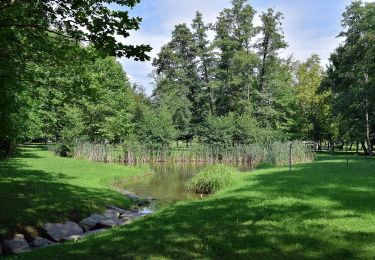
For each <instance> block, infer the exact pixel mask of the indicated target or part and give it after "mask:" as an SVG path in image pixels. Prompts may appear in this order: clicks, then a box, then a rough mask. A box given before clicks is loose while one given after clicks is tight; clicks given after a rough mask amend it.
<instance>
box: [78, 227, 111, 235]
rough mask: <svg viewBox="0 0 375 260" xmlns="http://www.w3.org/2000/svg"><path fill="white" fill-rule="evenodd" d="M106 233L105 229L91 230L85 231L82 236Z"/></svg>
mask: <svg viewBox="0 0 375 260" xmlns="http://www.w3.org/2000/svg"><path fill="white" fill-rule="evenodd" d="M105 231H107V229H104V228H101V229H95V230H91V231H87V232H86V233H85V234H83V235H84V236H90V235H95V234H98V233H103V232H105Z"/></svg>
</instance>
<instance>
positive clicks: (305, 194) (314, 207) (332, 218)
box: [17, 155, 375, 259]
mask: <svg viewBox="0 0 375 260" xmlns="http://www.w3.org/2000/svg"><path fill="white" fill-rule="evenodd" d="M93 257H94V258H95V259H150V258H151V259H332V258H333V259H342V258H350V259H352V258H361V259H373V258H375V160H374V159H371V158H364V157H357V156H351V158H350V162H349V166H346V157H345V156H342V155H341V156H340V155H337V156H329V155H319V156H318V160H317V161H316V162H314V163H312V164H305V165H298V166H295V167H294V168H293V171H292V172H289V171H288V169H287V168H273V169H262V170H257V171H254V172H252V173H248V174H244V175H243V176H242V180H241V182H240V183H238V184H237V185H235V186H233V187H231V188H229V189H226V190H223V191H221V192H218V193H216V194H215V195H213V196H211V197H208V198H205V199H202V200H197V201H193V202H182V203H178V204H176V205H174V206H172V207H169V208H166V209H164V210H161V211H159V212H157V213H155V214H152V215H149V216H146V217H145V218H144V219H140V220H137V221H135V222H134V223H132V224H131V225H128V226H124V227H121V228H117V229H114V230H111V231H109V232H107V233H102V234H99V235H96V236H94V237H89V238H87V239H85V240H81V241H78V242H75V243H66V244H63V245H58V246H53V247H49V248H44V249H41V250H39V251H34V252H29V253H25V254H21V255H18V256H17V258H20V259H89V258H93Z"/></svg>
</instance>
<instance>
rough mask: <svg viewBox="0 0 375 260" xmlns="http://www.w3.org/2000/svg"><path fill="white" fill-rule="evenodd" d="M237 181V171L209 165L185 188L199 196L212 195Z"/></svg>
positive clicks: (220, 165) (226, 167)
mask: <svg viewBox="0 0 375 260" xmlns="http://www.w3.org/2000/svg"><path fill="white" fill-rule="evenodd" d="M237 180H238V171H237V170H236V169H235V168H233V167H229V166H226V165H223V164H216V165H211V166H208V167H206V168H205V169H203V170H202V171H201V172H199V173H198V174H197V175H195V176H194V177H193V178H191V179H190V180H189V181H188V182H187V184H186V186H187V189H188V190H191V191H194V192H196V193H201V194H209V193H214V192H216V191H218V190H220V189H223V188H226V187H229V186H231V185H233V184H234V183H235V182H236V181H237Z"/></svg>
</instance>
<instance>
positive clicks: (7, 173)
mask: <svg viewBox="0 0 375 260" xmlns="http://www.w3.org/2000/svg"><path fill="white" fill-rule="evenodd" d="M25 158H32V159H36V160H38V158H40V157H38V156H37V155H35V154H34V153H33V152H32V151H29V150H26V151H25V150H24V151H22V152H19V153H18V154H17V155H16V156H15V157H14V158H12V159H11V160H1V161H0V241H1V239H3V238H6V237H10V236H12V235H13V233H15V232H16V231H17V232H19V231H20V229H22V227H25V226H31V227H36V228H38V227H40V226H42V225H43V224H45V223H47V222H55V221H56V222H57V221H64V220H67V219H70V220H73V221H79V220H81V219H82V218H84V217H87V216H88V215H89V214H92V213H94V212H98V211H97V210H102V209H103V208H104V205H105V204H112V203H118V205H121V204H122V203H124V202H123V201H121V200H124V199H123V196H121V195H120V194H118V193H117V192H115V191H113V190H110V189H92V188H83V187H81V186H75V185H71V184H69V179H71V178H72V177H69V176H67V175H65V174H63V173H56V172H53V173H51V172H45V171H40V170H34V169H31V168H29V167H28V165H26V164H23V163H22V161H23V160H22V159H25ZM51 170H53V169H51Z"/></svg>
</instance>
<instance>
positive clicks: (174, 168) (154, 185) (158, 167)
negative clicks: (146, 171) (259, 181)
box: [124, 163, 251, 211]
mask: <svg viewBox="0 0 375 260" xmlns="http://www.w3.org/2000/svg"><path fill="white" fill-rule="evenodd" d="M149 166H150V168H151V170H152V174H150V175H147V176H146V175H145V176H144V177H143V178H140V179H139V180H137V181H136V182H130V183H127V184H126V185H125V187H124V188H125V189H127V190H130V191H131V192H133V193H134V194H136V195H140V196H147V197H153V198H155V199H156V200H155V201H153V203H152V204H151V206H150V207H149V208H147V209H146V210H152V211H153V210H156V209H159V208H162V207H165V206H169V205H171V204H174V203H175V202H177V201H181V200H192V199H197V198H200V197H201V195H200V194H196V193H193V192H189V191H187V190H186V188H185V184H186V182H187V181H188V180H189V179H190V178H192V177H193V176H194V175H195V174H197V173H198V172H199V171H200V170H202V169H203V168H204V167H206V166H207V164H192V163H152V164H149ZM234 166H236V167H237V168H238V169H239V170H240V171H249V170H251V169H250V168H249V166H246V165H243V164H242V165H234Z"/></svg>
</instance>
